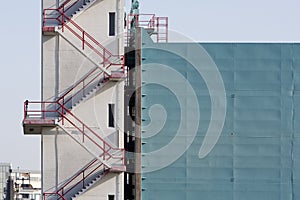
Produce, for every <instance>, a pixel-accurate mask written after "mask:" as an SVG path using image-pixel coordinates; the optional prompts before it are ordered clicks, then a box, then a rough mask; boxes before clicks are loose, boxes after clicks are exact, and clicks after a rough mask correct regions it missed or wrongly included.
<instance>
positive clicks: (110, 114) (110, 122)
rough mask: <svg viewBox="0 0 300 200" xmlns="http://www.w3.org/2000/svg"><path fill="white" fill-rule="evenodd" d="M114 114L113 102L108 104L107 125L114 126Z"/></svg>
mask: <svg viewBox="0 0 300 200" xmlns="http://www.w3.org/2000/svg"><path fill="white" fill-rule="evenodd" d="M114 114H115V104H108V127H112V128H114V127H115V121H114Z"/></svg>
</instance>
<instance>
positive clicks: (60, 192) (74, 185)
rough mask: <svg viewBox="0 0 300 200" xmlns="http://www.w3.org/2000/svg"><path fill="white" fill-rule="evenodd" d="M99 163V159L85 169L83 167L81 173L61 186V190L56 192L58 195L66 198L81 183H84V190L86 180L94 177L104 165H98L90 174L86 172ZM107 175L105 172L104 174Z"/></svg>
mask: <svg viewBox="0 0 300 200" xmlns="http://www.w3.org/2000/svg"><path fill="white" fill-rule="evenodd" d="M97 161H98V159H93V160H92V161H91V162H90V163H88V165H86V166H85V167H83V169H81V170H80V171H79V172H77V173H76V174H75V175H74V176H73V177H71V178H70V180H68V181H67V182H66V183H64V184H63V185H62V186H60V188H59V189H58V190H57V191H56V193H57V194H61V195H62V196H65V195H66V194H67V193H69V192H70V191H71V190H72V189H74V188H75V187H76V186H77V185H79V184H80V183H82V188H83V187H84V186H85V180H86V178H88V177H89V176H90V175H92V174H93V173H94V172H95V171H96V170H98V169H99V168H100V167H101V166H103V163H100V164H99V165H96V167H95V168H94V169H93V170H92V171H91V172H89V173H88V174H86V171H87V170H88V169H90V168H92V167H94V166H95V165H94V164H95V163H96V162H97ZM81 175H82V178H81V179H80V180H79V181H77V182H75V183H74V184H73V185H72V186H71V187H70V188H67V190H66V187H68V186H69V185H70V184H71V183H72V182H73V181H74V180H75V179H76V178H78V177H80V176H81ZM102 175H105V172H104V173H103V174H102Z"/></svg>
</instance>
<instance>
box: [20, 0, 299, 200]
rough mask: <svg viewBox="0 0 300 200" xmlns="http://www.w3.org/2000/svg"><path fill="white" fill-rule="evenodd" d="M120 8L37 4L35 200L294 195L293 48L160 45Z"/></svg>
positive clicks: (155, 29) (161, 29)
mask: <svg viewBox="0 0 300 200" xmlns="http://www.w3.org/2000/svg"><path fill="white" fill-rule="evenodd" d="M123 4H124V2H123V1H122V0H119V1H111V0H102V1H101V0H89V1H88V0H85V1H74V0H67V1H62V2H59V1H56V2H54V1H50V0H44V1H43V14H44V17H43V30H42V32H43V37H42V38H43V41H42V45H43V46H42V50H43V52H42V93H41V96H42V101H41V102H32V101H26V102H25V103H24V121H23V125H24V133H25V134H37V135H40V136H41V144H42V190H43V195H44V198H45V199H74V198H77V199H108V200H113V199H118V200H121V199H125V200H141V199H143V200H156V199H165V200H171V199H172V200H177V199H178V200H194V199H205V200H209V199H213V200H216V199H224V200H232V199H238V200H240V199H246V200H250V199H251V200H252V199H256V200H259V199H261V200H269V199H270V200H274V199H278V200H286V199H291V200H296V199H299V198H300V193H299V191H298V190H297V188H298V186H299V183H300V182H299V176H298V174H299V169H300V166H299V164H300V162H299V160H300V159H299V155H300V154H299V149H300V148H299V145H300V143H299V128H300V127H299V126H298V123H297V122H298V118H299V116H300V115H299V113H300V110H299V105H298V104H299V101H298V100H299V99H298V98H299V88H300V87H299V83H300V82H299V69H300V65H299V63H300V62H299V61H300V59H299V55H300V45H299V44H294V43H289V44H288V43H201V44H198V43H195V42H186V43H167V42H168V19H167V18H166V17H157V16H155V15H144V14H140V13H139V12H138V7H139V4H138V2H137V1H133V3H132V9H131V11H130V14H128V15H127V16H126V19H127V20H126V26H125V27H124V20H123V19H124V18H125V16H124V10H123V7H124V5H123ZM123 31H125V32H126V35H125V36H124V35H122V34H121V33H122V32H123ZM124 44H125V45H124ZM125 150H126V154H125Z"/></svg>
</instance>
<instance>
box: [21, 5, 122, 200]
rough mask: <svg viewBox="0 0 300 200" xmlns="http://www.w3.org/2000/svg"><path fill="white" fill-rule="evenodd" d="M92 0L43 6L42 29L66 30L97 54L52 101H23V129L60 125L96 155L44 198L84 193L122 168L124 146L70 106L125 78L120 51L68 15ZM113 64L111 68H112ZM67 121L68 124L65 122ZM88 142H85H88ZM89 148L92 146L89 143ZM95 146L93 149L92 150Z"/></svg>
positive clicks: (34, 131)
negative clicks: (89, 66)
mask: <svg viewBox="0 0 300 200" xmlns="http://www.w3.org/2000/svg"><path fill="white" fill-rule="evenodd" d="M93 1H94V0H66V1H65V2H64V3H63V4H62V5H60V6H59V7H58V8H56V9H52V8H50V9H44V20H43V33H44V34H47V33H59V34H62V33H64V32H66V31H68V33H69V34H72V35H73V36H75V38H77V39H78V41H80V44H81V45H80V48H81V50H82V51H83V53H84V51H85V50H86V49H89V50H91V51H93V52H94V55H97V60H95V62H94V63H95V64H96V66H95V67H94V68H93V69H92V70H91V71H89V72H88V73H87V74H85V75H84V76H83V77H82V78H80V79H79V80H78V81H77V82H76V83H74V84H73V85H72V86H70V87H69V88H68V89H67V90H66V91H64V92H62V94H60V96H59V98H58V99H57V100H55V101H48V102H37V101H25V102H24V119H23V126H24V133H25V134H40V133H41V131H42V128H43V127H57V126H59V127H61V128H62V130H64V131H65V132H66V134H68V135H69V136H71V137H72V138H73V139H74V140H75V141H76V142H77V143H78V144H80V145H81V146H82V147H83V148H85V149H86V150H87V151H88V152H89V153H91V154H92V155H93V156H94V157H95V158H94V159H93V160H92V161H91V162H90V163H88V164H87V165H86V166H85V167H83V168H82V169H80V170H79V171H78V172H77V173H76V174H74V175H73V176H72V177H70V178H69V179H68V180H67V181H66V182H65V183H62V184H61V185H60V186H59V189H57V190H56V191H55V192H45V193H44V199H52V198H55V199H63V200H67V199H68V200H69V199H71V198H72V197H75V195H76V193H77V195H79V194H81V193H83V192H84V191H85V190H87V189H88V188H89V187H90V186H91V185H92V184H93V183H95V182H97V181H98V180H100V179H101V178H103V177H104V176H105V175H106V174H108V173H109V172H123V171H125V150H124V149H123V148H118V147H116V146H114V145H113V144H111V143H109V142H108V141H107V140H106V139H105V138H103V137H102V136H100V134H99V133H97V132H96V131H95V130H93V129H92V128H90V127H88V126H87V125H86V124H85V123H83V122H82V120H80V119H79V118H78V117H77V116H75V115H74V114H73V112H72V111H71V109H72V108H73V107H74V106H75V105H77V104H79V103H80V102H82V101H83V100H84V99H86V98H88V97H89V96H90V95H91V94H93V93H95V92H96V91H97V90H99V89H101V88H102V87H103V86H104V85H105V84H106V83H107V82H108V81H120V80H122V79H124V78H125V70H124V62H123V60H124V59H123V55H114V54H112V53H111V52H110V51H108V50H107V49H106V48H105V47H104V46H102V45H101V44H100V43H99V42H98V41H97V40H96V39H95V38H94V37H92V36H91V35H90V34H88V33H87V32H86V30H84V29H83V28H81V27H80V26H79V25H78V24H77V23H75V21H73V20H72V19H71V17H72V16H73V15H74V14H75V13H76V12H78V11H79V10H82V9H84V8H85V6H87V5H88V4H90V3H92V2H93ZM112 66H114V67H113V69H112ZM65 124H68V127H65V126H64V125H65ZM70 126H71V127H72V131H74V130H75V131H76V132H77V133H80V138H78V137H77V138H75V137H73V136H72V133H71V131H69V129H70V128H69V127H70ZM87 143H88V145H87ZM91 146H92V149H93V150H91V148H90V147H91ZM95 149H96V150H95Z"/></svg>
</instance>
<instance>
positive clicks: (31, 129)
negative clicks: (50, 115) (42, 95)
mask: <svg viewBox="0 0 300 200" xmlns="http://www.w3.org/2000/svg"><path fill="white" fill-rule="evenodd" d="M43 127H56V121H55V119H30V118H29V119H24V120H23V131H24V134H25V135H39V134H41V132H42V128H43Z"/></svg>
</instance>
